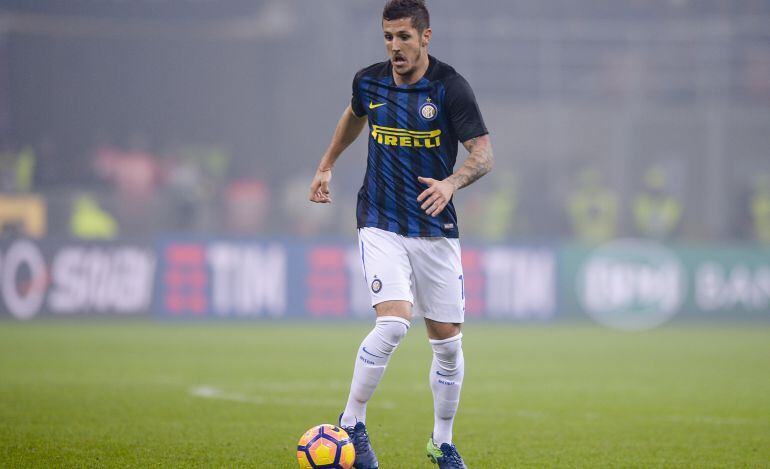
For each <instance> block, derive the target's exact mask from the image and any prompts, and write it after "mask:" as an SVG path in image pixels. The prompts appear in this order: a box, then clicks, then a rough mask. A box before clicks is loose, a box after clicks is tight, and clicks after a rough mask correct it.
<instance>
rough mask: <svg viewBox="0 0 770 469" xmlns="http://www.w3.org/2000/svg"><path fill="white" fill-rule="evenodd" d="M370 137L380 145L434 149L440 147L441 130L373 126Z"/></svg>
mask: <svg viewBox="0 0 770 469" xmlns="http://www.w3.org/2000/svg"><path fill="white" fill-rule="evenodd" d="M372 137H374V139H375V140H376V141H377V143H379V144H380V145H390V146H399V147H415V148H436V147H438V146H439V145H441V129H436V130H424V131H423V130H407V129H397V128H393V127H384V126H381V125H373V126H372Z"/></svg>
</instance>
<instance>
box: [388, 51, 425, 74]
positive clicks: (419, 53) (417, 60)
mask: <svg viewBox="0 0 770 469" xmlns="http://www.w3.org/2000/svg"><path fill="white" fill-rule="evenodd" d="M421 58H422V47H421V48H420V49H419V50H418V51H417V56H416V57H415V58H414V61H412V66H411V67H409V69H407V70H406V71H404V72H399V71H398V69H397V68H396V67H395V66H393V70H394V71H395V72H396V74H397V75H398V76H400V77H411V76H412V75H413V74H414V73H415V72H416V71H417V64H418V63H420V59H421ZM392 63H393V59H391V64H392Z"/></svg>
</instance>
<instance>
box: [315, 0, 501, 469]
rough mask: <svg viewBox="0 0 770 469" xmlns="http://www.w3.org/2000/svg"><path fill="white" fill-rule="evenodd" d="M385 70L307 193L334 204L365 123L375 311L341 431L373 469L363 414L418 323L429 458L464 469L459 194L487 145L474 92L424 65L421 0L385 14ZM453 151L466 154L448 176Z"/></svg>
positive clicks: (350, 115) (362, 197)
mask: <svg viewBox="0 0 770 469" xmlns="http://www.w3.org/2000/svg"><path fill="white" fill-rule="evenodd" d="M382 30H383V35H384V38H385V47H386V49H387V53H388V57H389V60H388V61H385V62H381V63H377V64H374V65H371V66H369V67H366V68H364V69H362V70H361V71H359V72H358V73H357V74H356V76H355V78H354V79H353V97H352V100H351V102H350V105H349V106H348V107H347V108H346V109H345V111H344V112H343V114H342V117H341V118H340V120H339V123H338V124H337V128H336V130H335V131H334V136H333V137H332V141H331V144H330V146H329V148H328V149H327V150H326V152H325V153H324V155H323V157H322V158H321V161H320V163H319V165H318V169H317V171H316V174H315V176H314V178H313V182H312V183H311V186H310V200H311V201H313V202H317V203H330V202H331V201H332V198H331V194H330V192H329V181H330V180H331V177H332V173H331V170H332V167H333V166H334V163H335V162H336V161H337V158H338V157H339V156H340V154H341V153H342V152H343V151H344V150H345V149H346V148H347V147H348V146H349V145H350V144H351V143H352V142H353V141H354V140H355V139H356V137H357V136H358V135H359V134H360V133H361V130H362V129H363V127H364V125H365V124H366V123H367V122H368V123H369V150H368V160H367V170H366V175H365V177H364V183H363V186H362V187H361V190H360V191H359V192H358V207H357V221H358V237H359V247H360V250H361V262H362V265H363V271H364V277H365V278H366V284H367V286H368V288H369V290H370V295H371V300H372V306H373V307H374V309H375V312H376V316H377V319H376V322H375V326H374V329H373V330H372V331H371V332H370V333H369V334H368V335H367V336H366V337H365V338H364V340H363V342H362V343H361V345H360V347H359V349H358V351H357V353H356V361H355V366H354V370H353V380H352V383H351V386H350V394H349V397H348V401H347V405H346V406H345V410H344V412H343V413H342V415H341V416H340V425H341V426H342V427H343V428H344V429H345V430H346V431H347V432H348V433H349V434H350V436H351V439H352V440H353V443H354V446H355V448H356V461H355V466H354V467H356V468H357V469H371V468H377V467H378V462H377V457H376V456H375V453H374V450H373V449H372V447H371V444H370V441H369V436H368V434H367V432H366V424H365V422H366V404H367V402H368V401H369V399H370V398H371V397H372V394H373V393H374V390H375V388H376V387H377V384H378V383H379V382H380V379H381V378H382V375H383V373H384V372H385V368H386V366H387V364H388V361H389V359H390V357H391V355H392V354H393V352H394V351H395V350H396V347H398V344H399V343H400V342H401V340H402V339H403V338H404V336H405V335H406V332H407V330H408V329H409V326H410V320H411V318H412V313H415V314H417V315H421V316H423V318H424V320H425V324H426V328H427V333H428V338H429V340H430V344H431V347H432V348H433V363H432V365H431V369H430V387H431V389H432V391H433V402H434V415H435V418H434V426H433V433H432V435H431V438H430V439H429V440H428V448H427V450H428V456H429V457H430V458H431V460H432V461H433V462H434V463H436V464H438V466H439V467H440V468H463V467H466V466H465V464H464V463H463V460H462V458H461V457H460V455H459V453H458V452H457V449H456V448H455V446H454V444H453V443H452V426H453V422H454V417H455V413H456V412H457V406H458V403H459V401H460V388H461V386H462V382H463V374H464V360H463V352H462V333H461V332H460V327H461V325H462V323H463V321H464V315H465V297H464V289H463V274H462V266H461V264H460V244H459V240H458V237H459V231H458V227H457V216H456V213H455V209H454V206H453V205H452V195H453V194H454V193H455V191H457V190H458V189H461V188H463V187H465V186H467V185H469V184H471V183H473V182H474V181H476V180H477V179H479V178H480V177H481V176H483V175H484V174H486V173H487V172H489V170H490V169H491V168H492V162H493V156H492V148H491V145H490V141H489V135H488V132H487V129H486V126H485V125H484V120H483V119H482V117H481V112H480V111H479V107H478V105H477V104H476V99H475V97H474V95H473V91H472V90H471V88H470V86H469V85H468V82H467V81H466V80H465V79H464V78H463V77H462V76H460V75H459V74H458V73H457V72H456V71H455V70H454V69H453V68H452V67H450V66H449V65H447V64H445V63H442V62H440V61H439V60H437V59H436V58H434V57H433V56H430V55H428V44H429V43H430V41H431V36H432V31H431V28H430V18H429V14H428V9H427V8H426V6H425V2H424V0H390V1H388V2H387V4H386V5H385V8H384V10H383V13H382ZM458 142H462V144H463V146H464V147H465V148H466V149H467V150H468V152H469V155H468V157H467V159H466V160H465V162H464V163H463V164H462V166H460V168H459V169H458V170H457V171H454V172H453V169H454V166H455V160H456V158H457V147H458Z"/></svg>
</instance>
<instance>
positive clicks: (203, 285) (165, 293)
mask: <svg viewBox="0 0 770 469" xmlns="http://www.w3.org/2000/svg"><path fill="white" fill-rule="evenodd" d="M289 251H290V250H289V249H288V248H287V246H286V245H285V244H284V243H279V242H272V243H265V242H258V241H226V240H212V241H190V240H179V241H177V240H168V241H163V242H161V243H159V246H158V275H157V276H156V295H155V301H154V308H153V309H154V310H155V312H156V313H157V314H159V315H160V316H161V317H167V318H190V319H193V318H258V317H276V318H277V317H283V316H286V315H287V312H288V311H289V308H288V306H289V305H288V298H289V297H290V296H289V294H288V292H287V287H288V269H289Z"/></svg>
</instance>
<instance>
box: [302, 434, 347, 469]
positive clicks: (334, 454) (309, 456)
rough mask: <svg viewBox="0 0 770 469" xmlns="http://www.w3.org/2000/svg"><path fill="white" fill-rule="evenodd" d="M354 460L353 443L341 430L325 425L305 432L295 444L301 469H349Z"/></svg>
mask: <svg viewBox="0 0 770 469" xmlns="http://www.w3.org/2000/svg"><path fill="white" fill-rule="evenodd" d="M355 459H356V450H355V448H353V442H352V441H350V437H349V436H348V434H347V433H346V432H345V430H343V429H342V428H340V427H338V426H336V425H329V424H328V423H325V424H323V425H318V426H316V427H313V428H311V429H310V430H308V431H306V432H305V433H304V434H303V435H302V437H300V439H299V442H298V443H297V461H299V467H300V468H301V469H350V468H351V467H353V461H355Z"/></svg>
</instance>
